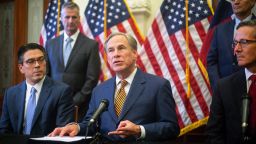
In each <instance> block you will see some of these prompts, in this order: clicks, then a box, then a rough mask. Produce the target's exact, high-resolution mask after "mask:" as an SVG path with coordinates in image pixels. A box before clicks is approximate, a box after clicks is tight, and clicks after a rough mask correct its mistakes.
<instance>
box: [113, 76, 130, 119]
mask: <svg viewBox="0 0 256 144" xmlns="http://www.w3.org/2000/svg"><path fill="white" fill-rule="evenodd" d="M126 85H127V81H126V80H122V81H121V87H120V89H119V90H118V91H117V95H116V98H115V110H116V115H117V116H120V114H121V111H122V108H123V105H124V101H125V98H126V93H125V90H124V87H125V86H126Z"/></svg>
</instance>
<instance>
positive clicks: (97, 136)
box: [85, 124, 102, 144]
mask: <svg viewBox="0 0 256 144" xmlns="http://www.w3.org/2000/svg"><path fill="white" fill-rule="evenodd" d="M91 126H92V125H87V127H86V132H85V139H86V138H87V136H88V132H89V129H90V127H91ZM96 127H97V128H96V129H97V132H96V133H95V135H94V136H93V137H92V141H90V143H89V144H101V140H102V139H101V138H102V136H101V133H100V132H99V129H98V124H96Z"/></svg>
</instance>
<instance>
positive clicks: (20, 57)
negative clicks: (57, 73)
mask: <svg viewBox="0 0 256 144" xmlns="http://www.w3.org/2000/svg"><path fill="white" fill-rule="evenodd" d="M36 49H38V50H40V51H42V52H43V54H44V57H45V59H46V58H47V55H46V51H45V48H44V47H43V46H41V45H39V44H37V43H28V44H24V45H22V46H21V47H20V48H19V50H18V63H19V64H22V63H23V60H24V57H23V56H24V54H25V53H26V52H27V51H29V50H36Z"/></svg>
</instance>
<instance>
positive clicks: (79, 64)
mask: <svg viewBox="0 0 256 144" xmlns="http://www.w3.org/2000/svg"><path fill="white" fill-rule="evenodd" d="M63 39H64V35H61V36H59V37H57V38H55V39H52V40H49V41H47V43H46V51H47V54H48V60H49V71H48V75H49V76H50V77H52V78H53V79H54V80H58V81H62V82H64V83H66V84H68V85H69V86H71V88H72V89H73V90H74V91H75V96H74V103H75V104H76V105H78V106H80V107H83V108H86V107H87V104H88V103H89V100H90V96H91V92H92V89H93V88H94V87H95V86H96V85H97V83H98V79H99V75H100V58H99V50H98V43H97V42H96V41H94V40H91V39H89V38H88V37H86V36H85V35H83V34H82V33H79V35H78V37H77V40H76V42H75V45H74V47H73V49H72V52H71V54H70V56H69V59H68V62H67V66H66V67H65V66H64V61H63Z"/></svg>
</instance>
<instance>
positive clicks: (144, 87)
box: [79, 69, 180, 141]
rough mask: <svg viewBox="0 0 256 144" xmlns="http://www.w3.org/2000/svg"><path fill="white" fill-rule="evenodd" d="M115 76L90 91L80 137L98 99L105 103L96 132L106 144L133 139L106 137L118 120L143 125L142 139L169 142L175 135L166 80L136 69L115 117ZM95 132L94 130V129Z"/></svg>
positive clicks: (171, 98)
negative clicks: (121, 105) (107, 103)
mask: <svg viewBox="0 0 256 144" xmlns="http://www.w3.org/2000/svg"><path fill="white" fill-rule="evenodd" d="M115 79H116V78H115V77H114V78H111V79H109V80H107V81H105V82H104V83H102V84H100V85H99V86H97V87H96V88H95V89H94V90H93V94H92V99H91V102H90V105H89V109H88V112H87V114H86V117H85V118H84V121H83V122H82V123H80V124H79V125H80V128H81V129H80V135H84V134H85V129H86V126H87V121H88V120H89V119H90V118H91V116H92V115H93V113H94V111H95V110H96V109H97V107H98V106H99V104H100V102H101V100H102V99H107V100H108V101H109V106H108V110H107V111H105V112H103V113H102V115H101V117H100V118H99V131H100V133H101V134H102V135H103V137H104V138H106V139H107V140H110V141H134V140H135V138H134V137H131V138H128V139H122V138H120V137H118V136H108V135H107V133H108V132H109V131H113V130H115V129H116V128H117V126H118V124H119V123H120V121H123V120H130V121H131V122H133V123H135V124H137V125H142V126H144V128H145V130H146V137H145V139H146V140H163V139H172V138H175V137H177V136H178V134H179V130H180V129H179V125H178V122H177V116H176V112H175V102H174V99H173V97H172V90H171V86H170V83H169V81H167V80H165V79H163V78H159V77H156V76H153V75H151V74H146V73H143V72H142V71H141V70H139V69H138V70H137V73H136V75H135V77H134V79H133V82H132V84H131V87H130V90H129V92H128V94H127V97H126V101H125V103H124V106H123V111H122V112H121V114H120V117H119V118H118V117H117V115H116V113H115V108H114V95H115V87H116V82H115ZM94 130H95V128H94Z"/></svg>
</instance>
